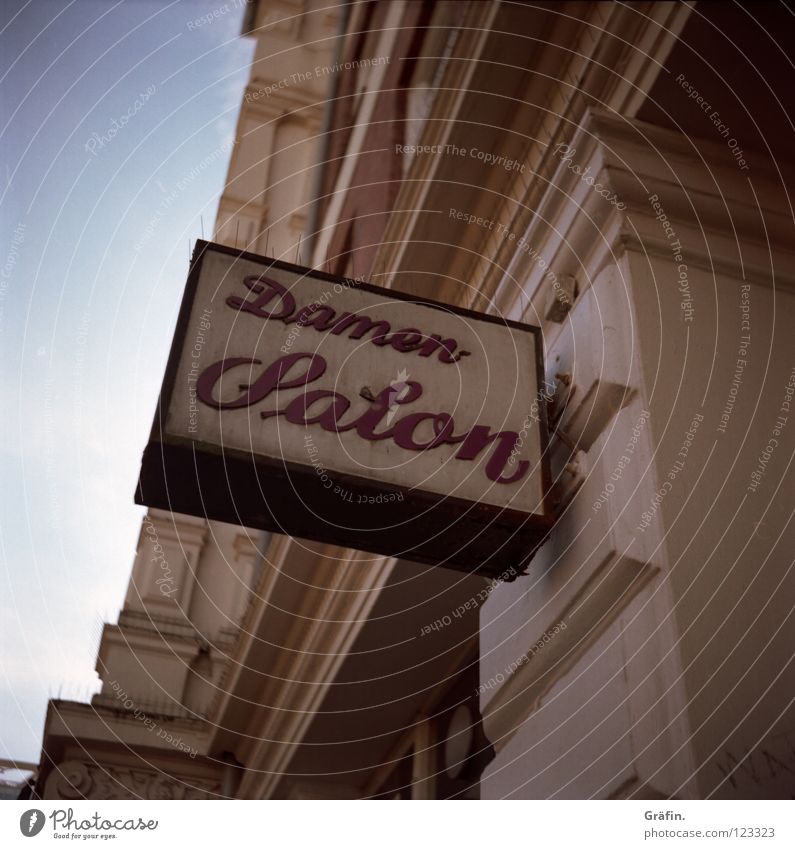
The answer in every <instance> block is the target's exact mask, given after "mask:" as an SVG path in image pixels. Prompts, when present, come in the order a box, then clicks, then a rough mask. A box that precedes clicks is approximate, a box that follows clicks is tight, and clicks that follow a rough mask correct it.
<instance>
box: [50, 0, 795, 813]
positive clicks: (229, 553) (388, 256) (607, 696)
mask: <svg viewBox="0 0 795 849" xmlns="http://www.w3.org/2000/svg"><path fill="white" fill-rule="evenodd" d="M751 13H752V14H751ZM783 14H786V10H784V12H782V11H781V7H777V6H776V5H774V4H756V5H754V7H753V8H751V7H749V8H748V9H745V8H743V7H741V6H730V5H728V4H720V3H709V2H705V3H698V4H695V5H685V4H679V3H669V2H649V3H638V4H634V5H632V6H627V5H625V4H618V3H580V2H570V3H569V2H565V3H555V4H533V5H524V4H514V3H500V2H494V3H475V2H473V3H468V2H464V3H459V2H446V0H439V2H435V3H432V2H429V3H420V2H413V0H390V1H389V2H378V3H375V2H362V3H355V4H350V5H349V6H346V7H343V8H340V9H337V10H336V11H334V12H333V13H332V12H330V11H329V10H328V9H326V8H325V7H324V8H321V7H320V5H319V4H315V3H312V2H307V3H303V2H299V0H293V1H292V2H290V1H289V0H278V2H277V1H276V0H275V1H274V2H268V3H265V2H260V3H254V4H252V5H251V7H250V8H249V11H248V17H247V19H246V24H245V30H246V32H249V33H252V34H254V35H255V36H256V38H257V44H258V47H257V53H256V56H255V61H254V64H253V67H252V76H251V82H250V84H249V87H248V89H247V91H246V94H245V97H244V102H243V105H242V110H241V116H240V122H239V126H238V134H237V143H236V145H235V150H234V153H233V158H232V162H231V165H230V175H229V181H228V185H227V189H226V191H225V194H224V196H223V198H222V199H221V202H220V208H219V219H218V225H217V231H216V240H217V241H219V242H223V243H226V244H229V245H233V246H235V247H240V248H241V249H242V248H245V249H246V250H249V251H253V252H257V253H262V254H267V255H270V256H274V257H276V258H283V259H288V260H290V261H296V260H299V261H301V262H303V263H304V264H307V265H311V266H312V267H315V268H321V269H324V270H328V271H331V272H333V273H335V274H339V275H346V276H350V277H357V278H364V279H367V280H368V281H370V282H372V283H374V284H377V285H380V286H384V287H388V288H393V289H395V290H399V291H401V292H406V293H409V294H412V295H417V296H423V297H429V298H433V299H434V300H437V301H443V302H445V303H448V304H451V305H455V306H462V307H466V308H469V309H474V310H478V311H481V312H486V313H491V314H495V315H499V316H502V317H505V318H508V319H513V320H517V321H523V322H526V323H529V324H534V325H537V326H539V327H541V329H542V331H543V334H544V348H545V350H544V358H545V364H546V374H545V379H546V382H545V387H546V389H547V394H546V395H545V401H547V402H548V405H549V407H548V409H549V412H550V447H549V455H550V462H551V467H552V476H553V486H552V495H553V499H554V503H555V511H556V522H555V526H554V529H553V531H552V533H551V535H550V537H549V539H548V541H547V543H546V544H545V546H544V547H543V548H542V549H541V550H540V552H539V553H538V554H537V555H536V556H535V558H534V559H533V560H532V561H531V563H530V566H529V568H528V570H527V574H522V575H518V576H515V575H514V576H511V577H512V578H515V580H510V581H505V582H493V583H486V582H485V581H484V580H483V579H481V578H478V577H476V576H474V575H462V574H460V573H457V572H451V571H447V570H444V569H435V570H433V569H430V570H429V569H427V568H425V567H421V566H418V565H417V564H412V563H409V562H406V561H402V560H398V559H396V558H389V557H379V556H375V555H371V554H367V553H363V552H358V551H353V550H345V549H340V548H336V547H332V546H326V545H319V544H317V543H312V542H309V541H306V540H298V539H293V538H289V537H285V536H280V535H266V534H262V533H260V532H257V531H253V530H246V529H242V528H233V527H231V526H225V525H220V524H219V523H213V522H206V521H204V520H200V519H194V518H189V517H182V516H176V515H170V514H167V513H163V514H161V513H157V512H154V513H150V515H149V516H148V517H147V520H146V521H145V523H144V527H143V529H142V537H141V544H140V545H139V550H138V556H137V558H136V562H135V564H134V567H133V576H132V579H131V583H130V592H129V593H128V597H127V600H126V603H125V607H124V610H123V611H122V613H121V615H120V617H119V622H118V624H117V625H115V626H107V628H106V631H105V634H104V636H103V641H102V647H101V649H100V655H99V659H98V671H99V672H100V675H101V677H102V679H103V691H102V694H100V695H99V696H97V697H95V699H94V702H93V704H92V705H91V706H86V705H76V704H74V703H70V704H66V705H64V704H57V703H53V704H52V705H51V707H50V713H49V715H48V721H47V730H46V732H45V743H44V752H45V760H44V761H43V764H42V771H41V778H40V783H41V786H42V789H43V793H44V795H45V796H48V797H58V798H75V797H76V796H75V794H76V795H77V796H80V795H89V796H94V797H97V798H99V797H102V795H103V794H106V793H109V792H111V791H112V788H113V787H115V786H116V783H119V784H121V785H123V786H124V787H126V788H128V790H130V792H132V793H133V794H134V795H135V794H138V789H140V788H141V787H144V785H145V786H146V788H147V789H146V790H145V791H142V792H144V793H159V792H168V793H173V794H174V795H180V793H182V794H183V795H194V794H201V795H204V796H207V797H211V796H214V795H223V796H235V797H238V798H256V799H264V798H304V799H313V798H360V797H376V798H420V799H421V798H517V799H522V798H529V799H533V798H644V799H663V798H707V797H714V798H757V797H759V798H779V797H783V798H790V797H792V796H793V795H795V709H794V708H793V700H792V693H793V692H795V671H794V670H793V668H792V665H791V661H792V644H793V634H794V633H795V626H793V623H792V619H791V614H792V599H793V598H794V597H795V577H794V576H793V571H792V554H791V552H792V550H793V543H795V538H794V537H795V534H794V533H793V529H792V525H791V522H790V519H791V513H792V510H791V503H792V498H791V492H792V486H791V481H790V480H789V475H790V472H789V468H790V466H789V464H790V463H791V461H792V457H793V448H795V428H794V427H792V426H790V428H789V429H787V419H788V418H789V412H790V406H791V400H792V393H793V387H794V386H795V358H794V357H793V354H792V349H791V347H790V348H789V349H787V346H786V341H787V336H786V334H787V329H788V327H789V325H790V324H791V323H792V320H793V319H794V318H795V290H794V289H793V284H794V283H795V253H794V252H793V250H792V227H793V215H792V207H791V201H790V199H789V196H788V194H787V185H788V181H789V180H790V179H791V176H792V174H793V164H794V163H793V156H792V153H791V149H792V148H791V145H789V144H787V141H788V140H790V139H791V136H792V127H791V124H789V123H788V118H787V115H786V112H785V110H784V108H783V106H782V104H781V103H780V101H779V100H778V98H777V94H776V93H777V92H781V91H783V90H787V88H788V81H791V80H792V73H793V72H792V68H791V65H789V64H788V63H787V61H786V57H785V56H784V55H783V54H780V55H779V53H777V52H776V50H775V49H773V48H772V47H771V44H772V42H771V41H770V36H769V33H775V32H780V31H782V27H783V26H785V25H786V22H785V21H784V20H783V19H782V18H781V16H782V15H783ZM275 57H278V61H276V58H275ZM738 69H739V70H738ZM772 81H775V86H774V87H771V82H772ZM495 365H497V364H495ZM528 366H529V364H528ZM150 527H151V528H153V529H154V532H152V531H150V530H149V528H150ZM157 545H159V546H160V548H161V549H162V551H163V552H168V554H167V555H166V554H164V555H163V556H164V557H165V559H166V560H168V563H169V565H172V564H178V567H177V566H176V565H172V574H174V570H176V569H177V568H178V569H179V573H178V577H175V578H174V581H173V586H174V587H175V588H177V589H175V593H174V596H173V598H172V597H170V596H168V595H167V594H165V593H164V590H163V588H164V587H165V588H166V589H168V588H170V587H171V584H169V583H168V581H167V580H164V579H165V578H166V577H167V576H166V575H165V573H164V570H163V568H162V565H158V564H159V562H160V561H159V560H158V551H157V550H155V548H154V547H155V546H157ZM474 566H475V564H473V568H474ZM158 581H160V583H158ZM114 688H122V689H123V691H124V693H125V695H126V696H127V697H128V699H129V700H130V701H132V703H133V705H134V706H135V707H134V708H124V703H122V708H119V702H120V701H122V700H120V699H119V697H118V690H117V689H114ZM147 700H155V701H156V702H157V703H158V704H160V703H161V702H164V703H165V706H161V707H158V708H155V707H152V708H151V709H150V714H147V715H148V716H149V717H150V718H151V719H152V720H153V721H155V722H158V723H161V724H162V726H163V728H167V729H168V730H169V733H170V735H171V737H172V742H165V739H163V741H162V742H160V738H158V742H157V743H155V742H154V741H155V737H154V736H153V734H152V732H151V730H150V729H148V728H146V727H144V726H145V723H144V722H142V721H141V720H140V718H138V719H136V717H135V710H139V711H140V710H141V708H142V707H145V705H146V704H149V702H148V701H147ZM157 700H160V701H157ZM158 733H159V732H158ZM175 733H176V734H178V735H180V740H181V741H182V742H183V743H185V744H186V745H187V746H188V747H189V749H190V748H191V747H192V748H193V749H194V751H193V752H191V751H188V752H187V757H186V753H185V752H184V751H181V750H180V749H179V747H178V746H175V745H174V743H173V738H174V736H175ZM124 770H127V772H124V778H122V777H121V776H122V772H123V771H124ZM136 770H138V771H139V772H140V773H147V777H146V781H145V782H144V784H141V783H140V781H139V783H138V784H136V781H137V780H138V779H136V778H135V773H136ZM108 776H111V782H110V784H111V785H112V787H111V790H109V789H108V787H109V784H108ZM128 776H129V777H128ZM138 778H139V779H141V776H140V775H139V777H138ZM141 780H143V779H141ZM114 782H115V783H114ZM146 782H148V783H146ZM157 782H160V785H157ZM153 786H155V790H152V789H151V788H152V787H153ZM163 786H167V787H168V790H167V791H163V790H162V788H163ZM69 794H72V795H69Z"/></svg>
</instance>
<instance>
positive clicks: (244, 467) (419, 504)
mask: <svg viewBox="0 0 795 849" xmlns="http://www.w3.org/2000/svg"><path fill="white" fill-rule="evenodd" d="M135 501H136V503H137V504H143V505H147V506H149V507H156V508H160V509H163V510H170V511H173V512H177V513H187V514H190V515H194V516H204V517H206V518H208V519H215V520H218V521H222V522H229V523H232V524H236V525H243V526H245V527H251V528H260V529H262V530H267V531H272V532H275V533H282V534H289V535H290V536H296V537H302V538H305V539H310V540H314V541H317V542H324V543H330V544H332V545H339V546H342V547H346V548H355V549H357V550H360V551H365V552H372V553H374V554H381V555H388V556H394V557H398V558H403V559H406V560H412V561H416V562H419V563H425V564H428V565H432V566H443V567H447V568H450V569H456V570H458V571H462V572H467V573H469V574H480V575H483V576H484V577H488V578H502V579H504V580H512V579H513V578H515V577H516V576H517V575H519V574H521V573H522V572H523V570H524V568H525V567H526V565H527V563H528V562H529V560H530V559H531V557H532V555H533V553H534V552H535V551H536V550H537V548H538V547H539V546H540V545H541V543H542V542H543V541H544V539H545V538H546V535H547V534H548V532H549V529H550V525H551V522H550V520H549V518H548V517H545V516H542V515H527V514H524V513H519V512H517V511H513V510H505V509H501V508H499V507H496V506H493V505H489V504H479V503H473V502H469V501H464V500H462V499H459V498H452V497H445V496H438V495H434V494H433V493H429V492H418V491H416V490H406V489H402V488H401V487H395V486H389V485H386V484H383V483H380V482H373V481H369V480H367V479H366V478H359V477H352V476H350V475H340V474H337V473H336V472H335V473H331V472H329V473H328V475H327V476H325V478H323V477H320V476H318V475H317V474H316V473H315V470H314V469H309V470H307V469H306V467H303V466H300V465H295V464H292V463H285V462H278V461H263V459H262V458H260V457H256V458H255V457H253V456H252V455H246V454H245V453H244V452H239V451H227V452H224V453H219V452H218V451H217V450H212V449H209V450H208V447H207V446H206V445H203V444H201V443H191V442H178V443H176V444H169V443H162V442H150V443H149V445H148V446H147V448H146V450H145V452H144V457H143V463H142V467H141V476H140V479H139V483H138V488H137V490H136V493H135Z"/></svg>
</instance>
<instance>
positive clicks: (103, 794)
mask: <svg viewBox="0 0 795 849" xmlns="http://www.w3.org/2000/svg"><path fill="white" fill-rule="evenodd" d="M220 789H221V784H220V782H219V781H212V780H208V779H205V778H193V777H190V776H187V775H181V776H177V775H173V776H172V775H165V774H163V773H162V772H155V771H154V770H143V769H130V768H129V767H122V766H98V765H97V764H92V763H86V762H83V761H77V760H69V761H63V762H62V763H60V764H58V765H57V766H56V767H55V768H54V769H53V771H52V772H51V773H50V775H49V776H48V777H47V781H46V783H45V785H44V798H45V799H65V800H73V799H212V798H215V797H217V796H218V795H219V793H220Z"/></svg>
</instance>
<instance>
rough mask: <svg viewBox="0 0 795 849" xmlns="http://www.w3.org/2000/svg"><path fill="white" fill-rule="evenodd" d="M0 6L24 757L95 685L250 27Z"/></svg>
mask: <svg viewBox="0 0 795 849" xmlns="http://www.w3.org/2000/svg"><path fill="white" fill-rule="evenodd" d="M0 8H1V9H2V14H0V29H1V30H2V32H0V76H2V81H1V82H0V105H1V108H0V125H1V126H0V131H2V135H0V145H1V148H0V149H1V150H2V162H3V165H2V167H3V170H4V177H5V179H4V180H3V181H2V198H1V199H0V216H1V217H2V228H0V355H1V356H2V366H3V367H2V371H1V372H0V380H2V398H3V402H4V403H3V405H2V430H1V431H0V432H1V433H2V442H0V464H1V466H0V473H1V474H2V481H3V490H2V492H3V497H2V500H1V502H0V605H2V609H1V610H0V619H1V620H2V625H1V626H0V628H2V631H1V632H0V633H2V650H1V651H0V729H2V730H1V731H0V752H2V754H1V755H0V757H6V758H16V759H21V760H29V761H37V760H38V758H39V753H40V747H41V734H42V729H43V722H44V713H45V709H46V704H47V699H48V698H50V697H52V696H57V695H60V696H62V697H63V698H73V699H78V700H87V699H89V698H90V696H91V694H92V693H93V692H95V691H96V689H98V687H97V676H96V673H95V671H94V663H95V658H96V651H97V644H98V639H99V635H100V629H101V623H102V622H103V621H115V619H116V616H117V615H118V610H119V608H120V606H121V603H122V601H123V598H124V592H125V589H126V585H127V581H128V578H129V573H130V567H131V564H132V559H133V555H134V551H135V545H136V542H137V537H138V531H139V528H140V522H141V517H142V515H143V508H140V507H136V506H135V505H134V504H133V490H134V487H135V482H136V479H137V473H138V467H139V462H140V455H141V451H142V450H143V447H144V444H145V442H146V438H147V434H148V431H149V427H150V424H151V421H152V415H153V412H154V405H155V402H156V399H157V393H158V390H159V386H160V382H161V379H162V376H163V371H164V368H165V362H166V356H167V353H168V348H169V344H170V340H171V336H172V333H173V329H174V324H175V322H176V315H177V310H178V307H179V302H180V297H181V293H182V289H183V286H184V283H185V276H186V271H187V264H188V251H189V245H192V243H193V241H194V240H195V239H196V238H198V237H199V236H200V235H201V220H200V216H201V217H203V221H204V233H205V235H206V236H208V237H209V236H210V234H211V231H212V225H213V222H214V219H215V212H216V208H217V201H218V197H219V196H220V194H221V191H222V189H223V185H224V178H225V176H226V169H227V166H228V162H229V156H230V152H229V151H230V147H231V143H232V141H233V138H234V128H235V125H236V122H237V115H238V109H239V105H240V102H241V99H242V93H243V88H244V86H245V83H246V80H247V78H248V70H249V63H250V60H251V57H252V53H253V42H252V41H251V40H250V39H243V38H240V37H239V35H238V34H239V31H240V21H241V18H242V14H243V8H242V5H241V4H240V2H239V0H238V1H237V3H236V2H235V0H227V2H224V0H209V2H205V0H178V2H172V3H168V2H167V0H163V1H162V2H148V0H122V2H116V3H114V2H112V0H102V1H101V2H100V1H99V0H96V1H95V0H75V2H71V3H69V2H61V0H32V2H29V3H27V4H25V3H24V2H23V0H15V2H10V0H2V1H1V2H0ZM218 10H220V14H218V15H216V16H212V17H211V19H210V20H209V21H207V22H203V23H198V24H197V21H199V20H200V19H201V18H202V16H203V15H205V14H207V13H212V12H214V11H218ZM200 163H201V166H200ZM197 166H199V167H198V168H197ZM192 169H195V170H193V171H192ZM191 173H192V174H193V176H191Z"/></svg>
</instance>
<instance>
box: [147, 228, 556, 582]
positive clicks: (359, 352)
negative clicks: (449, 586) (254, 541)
mask: <svg viewBox="0 0 795 849" xmlns="http://www.w3.org/2000/svg"><path fill="white" fill-rule="evenodd" d="M542 375H543V371H542V351H541V340H540V331H539V330H538V328H535V327H530V326H528V325H523V324H519V323H516V322H511V321H505V320H502V319H498V318H495V317H493V316H488V315H482V314H479V313H475V312H471V311H468V310H463V309H458V308H454V307H449V306H445V305H443V304H439V303H435V302H433V301H427V300H423V299H419V298H415V297H411V296H408V295H405V294H402V293H400V292H394V291H391V290H388V289H382V288H378V287H375V286H369V285H365V284H363V283H358V282H354V281H352V280H349V279H347V278H341V277H334V276H331V275H328V274H324V273H321V272H319V271H313V270H310V269H307V268H301V267H298V266H295V265H290V264H288V263H284V262H280V261H276V260H272V259H266V258H264V257H260V256H256V255H253V254H246V253H241V252H239V251H235V250H233V249H230V248H226V247H223V246H221V245H215V244H210V243H207V242H199V243H198V244H197V247H196V251H195V254H194V258H193V262H192V264H191V271H190V275H189V278H188V283H187V287H186V290H185V295H184V298H183V302H182V308H181V310H180V314H179V319H178V324H177V329H176V334H175V337H174V341H173V344H172V349H171V354H170V357H169V361H168V366H167V370H166V375H165V379H164V382H163V387H162V391H161V396H160V400H159V403H158V408H157V412H156V415H155V422H154V426H153V429H152V434H151V438H150V442H149V444H148V445H147V447H146V449H145V452H144V457H143V463H142V468H141V476H140V480H139V485H138V489H137V493H136V501H137V503H139V504H146V505H149V506H152V507H159V508H163V509H168V510H173V511H176V512H181V513H189V514H192V515H197V516H202V517H207V518H211V519H218V520H222V521H226V522H233V523H236V524H239V525H244V526H248V527H255V528H263V529H266V530H271V531H276V532H279V533H286V534H290V535H293V536H298V537H304V538H307V539H311V540H317V541H321V542H327V543H333V544H335V545H340V546H345V547H351V548H356V549H361V550H363V551H371V552H375V553H378V554H388V555H393V556H396V557H402V558H406V559H410V560H416V561H419V562H423V563H428V564H433V565H443V566H449V567H453V568H457V569H462V570H465V571H467V572H479V573H482V574H485V575H491V576H497V575H501V574H503V573H506V572H513V573H515V571H516V570H517V568H518V567H521V566H522V565H523V564H524V563H525V562H526V561H527V560H528V559H529V556H530V555H531V554H532V552H533V551H534V549H535V548H536V547H537V546H538V545H539V544H540V542H541V541H542V540H543V538H544V537H545V535H546V534H547V532H548V530H549V527H550V516H549V511H548V510H547V507H546V503H547V502H546V494H547V491H548V466H547V458H546V420H545V409H544V402H543V399H544V396H543V394H542V393H541V392H540V387H541V386H542V379H543V378H542Z"/></svg>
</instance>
